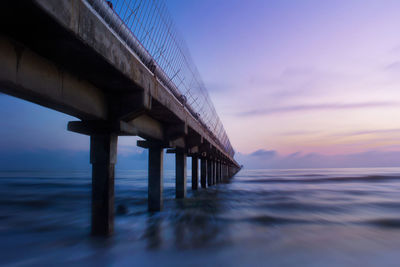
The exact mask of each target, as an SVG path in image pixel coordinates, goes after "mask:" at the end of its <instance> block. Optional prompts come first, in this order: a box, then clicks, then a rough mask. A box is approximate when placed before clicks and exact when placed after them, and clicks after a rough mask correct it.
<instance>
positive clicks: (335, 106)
mask: <svg viewBox="0 0 400 267" xmlns="http://www.w3.org/2000/svg"><path fill="white" fill-rule="evenodd" d="M397 106H399V103H397V102H364V103H325V104H316V105H294V106H283V107H272V108H264V109H253V110H249V111H245V112H240V113H237V114H236V115H237V116H240V117H249V116H260V115H269V114H279V113H290V112H302V111H304V112H307V111H322V110H346V109H363V108H377V107H379V108H382V107H397Z"/></svg>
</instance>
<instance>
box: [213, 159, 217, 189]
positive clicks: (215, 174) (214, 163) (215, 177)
mask: <svg viewBox="0 0 400 267" xmlns="http://www.w3.org/2000/svg"><path fill="white" fill-rule="evenodd" d="M216 183H217V161H216V160H214V161H213V184H216Z"/></svg>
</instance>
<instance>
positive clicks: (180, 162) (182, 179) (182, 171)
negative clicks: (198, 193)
mask: <svg viewBox="0 0 400 267" xmlns="http://www.w3.org/2000/svg"><path fill="white" fill-rule="evenodd" d="M186 176H187V171H186V153H184V152H183V151H177V152H176V153H175V194H176V198H185V197H186V183H187V178H186Z"/></svg>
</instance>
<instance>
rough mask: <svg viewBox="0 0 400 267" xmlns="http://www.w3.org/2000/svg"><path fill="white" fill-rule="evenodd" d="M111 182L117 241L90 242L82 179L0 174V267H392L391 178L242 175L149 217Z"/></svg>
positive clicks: (77, 175)
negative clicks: (58, 266)
mask: <svg viewBox="0 0 400 267" xmlns="http://www.w3.org/2000/svg"><path fill="white" fill-rule="evenodd" d="M146 177H147V173H146V172H145V171H117V174H116V188H115V191H116V192H115V204H116V219H115V235H114V236H112V237H111V238H108V239H103V238H93V237H90V236H89V235H88V233H89V231H90V225H89V221H90V183H91V181H90V173H89V172H61V171H60V172H0V265H3V266H32V265H35V266H52V265H55V264H57V265H61V266H71V265H84V266H221V265H223V264H224V265H225V264H226V265H227V266H266V265H272V266H399V265H400V254H399V253H398V251H399V248H400V214H399V211H400V168H375V169H309V170H246V169H244V170H242V171H241V172H239V173H238V174H237V175H236V176H235V177H234V179H232V180H231V181H230V182H229V183H226V184H219V185H217V186H215V187H212V188H208V189H207V190H204V189H200V190H198V191H197V192H192V191H191V189H190V175H189V174H188V198H187V199H184V200H175V199H174V193H175V191H174V178H173V177H174V173H173V172H171V171H167V172H165V180H164V186H165V189H164V197H165V202H164V211H162V212H159V213H148V212H147V198H146V197H147V178H146Z"/></svg>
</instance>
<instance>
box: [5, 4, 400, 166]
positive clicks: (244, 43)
mask: <svg viewBox="0 0 400 267" xmlns="http://www.w3.org/2000/svg"><path fill="white" fill-rule="evenodd" d="M166 3H167V6H168V8H169V10H170V12H171V14H172V17H173V18H174V20H175V24H176V26H177V28H178V29H179V31H180V32H181V35H182V36H183V38H184V39H185V41H186V43H187V46H188V47H189V50H190V52H191V54H192V57H193V60H194V62H195V64H196V65H197V67H198V69H199V72H200V74H201V76H202V78H203V80H204V82H205V84H206V87H207V88H208V91H209V94H210V96H211V99H212V100H213V102H214V105H215V107H216V110H217V112H218V114H219V116H220V118H221V120H222V122H223V124H224V126H225V129H226V131H227V133H228V136H229V137H230V140H231V142H232V145H233V147H234V148H235V150H236V152H237V153H236V154H237V156H236V157H237V159H238V160H239V161H242V162H245V166H246V164H247V166H251V167H254V168H262V167H279V168H290V167H332V166H333V167H340V166H342V167H343V166H381V165H385V166H386V165H389V166H400V90H399V87H400V34H399V29H400V16H399V15H398V14H399V11H400V1H397V0H341V1H339V0H331V1H319V0H301V1H294V0H292V1H290V0H279V1H278V0H276V1H267V0H263V1H261V0H247V1H244V0H202V1H200V0H191V1H184V0H166ZM0 119H1V120H2V122H3V125H4V127H1V128H0V137H1V141H0V149H2V150H3V151H13V152H21V153H22V152H24V151H29V152H30V153H33V152H35V151H52V152H54V151H72V152H77V153H78V152H79V153H80V152H85V153H86V152H87V151H88V149H89V139H88V137H86V136H81V135H78V134H74V133H70V132H67V131H66V123H67V121H69V120H74V118H72V117H69V116H66V115H63V114H60V113H57V112H54V111H49V110H47V109H45V108H42V107H39V106H36V105H34V104H30V103H26V102H24V101H21V100H18V99H14V98H12V97H9V96H6V95H0ZM27 133H29V138H27ZM135 144H136V139H135V138H121V139H120V144H119V152H120V154H121V155H122V156H125V157H129V156H132V155H140V154H141V153H142V152H143V151H142V150H140V149H138V148H136V146H135ZM255 159H257V160H255ZM328 163H329V164H328ZM0 167H1V166H0Z"/></svg>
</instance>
